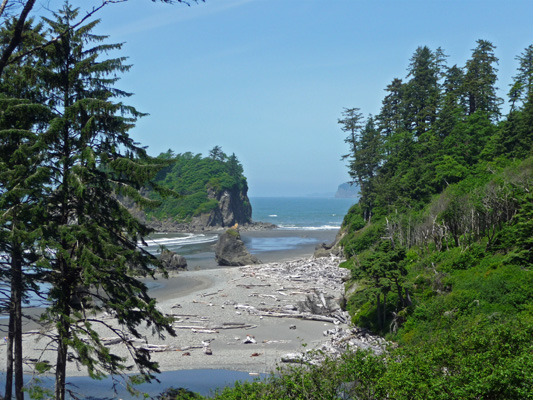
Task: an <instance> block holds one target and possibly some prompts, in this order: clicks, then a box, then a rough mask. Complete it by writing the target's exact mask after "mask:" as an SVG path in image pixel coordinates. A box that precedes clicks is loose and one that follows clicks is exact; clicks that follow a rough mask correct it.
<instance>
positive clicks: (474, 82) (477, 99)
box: [464, 39, 503, 120]
mask: <svg viewBox="0 0 533 400" xmlns="http://www.w3.org/2000/svg"><path fill="white" fill-rule="evenodd" d="M494 49H495V47H494V45H493V44H492V43H491V42H489V41H487V40H481V39H480V40H478V41H477V47H476V48H475V49H473V50H472V58H471V59H469V60H468V61H467V62H466V72H465V79H464V91H465V93H466V96H467V99H468V115H472V114H474V113H475V112H476V111H482V112H485V113H487V114H488V116H489V117H490V118H491V119H493V120H494V119H497V118H498V117H499V116H500V114H501V113H500V105H501V104H502V102H503V100H502V99H501V98H500V97H498V95H497V94H496V91H497V89H498V88H497V87H496V86H495V84H496V81H497V79H498V76H497V72H498V69H497V68H496V67H495V65H497V64H498V58H497V57H496V55H495V54H494Z"/></svg>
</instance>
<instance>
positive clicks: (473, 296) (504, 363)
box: [342, 40, 533, 399]
mask: <svg viewBox="0 0 533 400" xmlns="http://www.w3.org/2000/svg"><path fill="white" fill-rule="evenodd" d="M493 51H494V47H493V46H492V44H491V43H490V42H487V41H482V40H480V41H478V46H477V48H476V49H474V51H473V54H472V58H471V59H470V60H468V61H467V63H466V65H465V67H464V68H458V67H456V66H454V67H451V68H443V67H442V66H439V65H440V64H439V58H441V54H440V52H441V50H440V49H438V50H437V51H431V50H429V49H428V48H427V47H421V48H419V49H417V51H416V52H415V54H414V55H413V58H412V59H411V65H410V70H409V75H408V77H409V78H410V79H409V80H408V81H407V82H405V83H403V82H401V81H399V80H395V81H394V82H393V83H392V84H391V85H390V86H389V87H387V92H388V94H387V97H386V98H385V99H384V100H383V107H382V110H381V114H379V115H378V116H376V117H375V118H372V117H369V118H368V119H366V121H363V118H362V117H361V116H360V115H358V113H357V111H355V112H354V110H353V109H352V110H349V111H350V113H349V114H350V115H347V114H346V113H345V116H347V117H348V118H346V119H345V120H344V121H343V126H344V127H346V126H348V125H349V124H351V125H349V126H350V128H352V127H354V126H355V125H358V126H359V127H356V128H355V132H356V135H355V136H351V135H350V136H349V137H348V138H347V141H350V140H352V139H353V138H354V137H355V140H353V142H352V143H351V144H352V146H353V147H352V152H351V153H350V154H349V155H348V156H347V158H348V159H349V160H350V161H351V170H350V173H351V174H352V176H353V177H354V179H355V180H356V181H358V182H359V183H360V185H361V188H362V189H361V191H362V198H361V200H360V202H359V203H358V204H357V205H356V206H354V207H353V208H352V209H351V210H350V212H349V214H348V215H347V216H346V218H345V220H344V224H343V225H344V229H345V230H346V231H347V234H346V235H345V236H344V238H343V240H342V245H343V246H344V252H345V255H346V256H347V257H348V258H349V259H348V261H346V262H345V263H344V266H345V267H347V268H349V269H351V271H352V280H351V283H350V284H349V293H351V295H350V296H349V299H348V309H349V310H350V312H351V314H352V316H353V321H354V322H355V323H356V324H358V325H360V326H363V327H368V328H369V329H371V330H372V331H374V332H377V333H380V334H382V335H385V336H386V337H387V338H389V339H390V340H393V341H394V342H396V343H398V345H399V347H398V348H397V349H396V350H395V351H394V352H393V354H394V357H399V358H398V360H400V361H399V362H396V363H392V364H387V365H382V367H384V368H385V369H384V370H383V372H382V375H381V376H380V377H379V382H380V385H381V389H382V390H384V393H387V396H389V397H391V398H396V399H399V398H412V397H411V396H412V393H417V398H425V399H428V398H443V399H444V398H447V399H452V398H461V399H470V398H472V399H474V398H484V399H486V398H502V399H503V398H506V399H511V398H513V399H514V398H530V397H531V396H533V372H532V371H533V370H532V368H531V367H532V366H533V343H532V341H531V333H532V332H533V285H532V284H533V272H532V271H531V266H532V263H533V256H532V254H533V220H532V218H533V196H532V193H533V158H532V157H531V156H532V146H533V124H532V122H533V90H532V89H533V80H532V79H531V77H532V76H533V75H532V74H533V64H532V61H531V60H532V59H533V58H532V57H531V55H533V47H532V46H530V47H528V48H527V49H526V51H525V52H524V54H522V55H521V56H520V57H519V58H518V59H519V61H520V69H519V73H518V74H517V76H516V77H515V84H514V86H513V88H512V89H511V91H510V93H509V96H510V102H511V111H510V112H509V114H508V115H507V117H506V118H505V119H501V112H500V107H499V106H500V104H501V103H502V101H503V100H502V99H499V98H498V97H497V95H496V90H495V87H494V83H495V81H496V75H495V73H496V70H495V68H494V66H495V64H496V63H497V58H496V57H495V55H494V52H493ZM441 62H442V59H441ZM441 77H442V78H441ZM393 106H394V107H393ZM354 117H355V118H356V119H357V121H354V119H353V118H354ZM348 119H349V121H347V120H348ZM368 148H372V149H373V152H372V154H369V153H368V151H367V149H368Z"/></svg>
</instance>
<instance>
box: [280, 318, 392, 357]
mask: <svg viewBox="0 0 533 400" xmlns="http://www.w3.org/2000/svg"><path fill="white" fill-rule="evenodd" d="M324 336H327V337H328V340H327V341H326V342H324V343H323V344H322V346H321V347H320V348H318V349H314V350H309V351H306V352H298V353H287V354H285V355H283V357H282V358H281V361H282V362H284V363H298V364H320V363H321V362H322V361H323V360H324V358H325V357H326V356H327V357H334V358H336V357H340V356H341V355H342V354H343V353H345V352H346V351H348V350H351V351H356V350H371V351H372V352H373V353H374V354H382V353H383V352H384V351H385V350H386V347H387V346H388V345H390V343H388V342H387V341H386V340H385V339H383V338H382V337H381V336H377V335H374V334H373V333H371V332H370V331H369V330H368V329H364V328H358V327H350V328H347V327H346V328H343V327H335V328H333V329H328V330H327V331H324Z"/></svg>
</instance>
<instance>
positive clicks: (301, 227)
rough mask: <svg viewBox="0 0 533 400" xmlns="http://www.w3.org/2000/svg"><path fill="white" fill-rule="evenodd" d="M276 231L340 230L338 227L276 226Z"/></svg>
mask: <svg viewBox="0 0 533 400" xmlns="http://www.w3.org/2000/svg"><path fill="white" fill-rule="evenodd" d="M278 229H285V230H294V231H329V230H334V229H335V230H336V229H340V225H322V226H295V225H278Z"/></svg>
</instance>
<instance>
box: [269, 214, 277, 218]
mask: <svg viewBox="0 0 533 400" xmlns="http://www.w3.org/2000/svg"><path fill="white" fill-rule="evenodd" d="M277 216H278V215H277V214H271V215H269V217H272V218H275V217H277Z"/></svg>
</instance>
